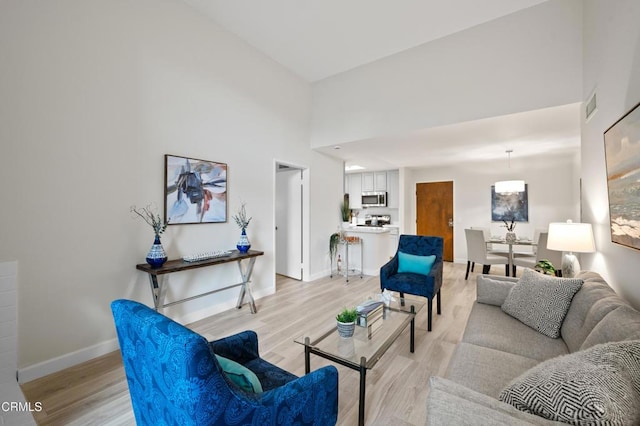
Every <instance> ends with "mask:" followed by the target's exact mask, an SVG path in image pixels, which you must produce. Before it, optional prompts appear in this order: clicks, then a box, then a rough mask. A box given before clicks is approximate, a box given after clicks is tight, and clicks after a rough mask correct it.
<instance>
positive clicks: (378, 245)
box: [343, 226, 390, 275]
mask: <svg viewBox="0 0 640 426" xmlns="http://www.w3.org/2000/svg"><path fill="white" fill-rule="evenodd" d="M343 231H344V233H345V234H346V235H349V236H357V237H360V239H362V245H361V246H360V247H359V249H360V250H362V258H363V259H362V262H363V265H362V272H363V273H364V274H365V275H379V274H380V267H381V266H382V265H384V264H385V263H387V262H388V261H389V252H390V249H389V247H390V243H389V232H390V230H389V228H383V227H380V226H349V227H348V228H345V229H343ZM352 258H353V259H355V258H356V257H352Z"/></svg>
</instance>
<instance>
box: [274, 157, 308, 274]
mask: <svg viewBox="0 0 640 426" xmlns="http://www.w3.org/2000/svg"><path fill="white" fill-rule="evenodd" d="M303 173H304V169H302V168H299V167H295V166H291V165H287V164H283V163H276V203H275V204H276V205H275V232H276V237H275V241H276V255H275V258H276V274H279V275H284V276H287V277H290V278H293V279H296V280H302V276H303V264H304V261H303V237H302V235H303V208H302V206H303V193H304V185H303V182H304V176H303Z"/></svg>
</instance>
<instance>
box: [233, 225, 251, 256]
mask: <svg viewBox="0 0 640 426" xmlns="http://www.w3.org/2000/svg"><path fill="white" fill-rule="evenodd" d="M236 248H237V249H238V251H239V252H240V253H246V252H248V251H249V249H250V248H251V242H250V241H249V238H248V237H247V231H246V230H245V229H244V228H242V233H241V234H240V240H238V244H236Z"/></svg>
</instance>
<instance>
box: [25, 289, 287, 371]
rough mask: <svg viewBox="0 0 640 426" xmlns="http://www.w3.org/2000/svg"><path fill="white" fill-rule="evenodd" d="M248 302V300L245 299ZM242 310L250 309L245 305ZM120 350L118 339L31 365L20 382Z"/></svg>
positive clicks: (193, 317)
mask: <svg viewBox="0 0 640 426" xmlns="http://www.w3.org/2000/svg"><path fill="white" fill-rule="evenodd" d="M273 293H275V288H270V289H262V290H260V291H257V292H254V293H253V297H254V299H255V300H258V299H260V298H262V297H264V296H267V295H269V294H273ZM245 300H246V299H245ZM235 306H236V301H233V300H230V301H228V302H225V303H220V304H217V305H213V306H209V307H207V308H206V309H200V310H198V311H195V312H190V313H188V314H185V315H182V316H180V317H179V318H174V317H172V319H173V320H174V321H176V322H179V323H180V324H190V323H192V322H196V321H199V320H201V319H203V318H207V317H210V316H212V315H215V314H219V313H221V312H224V311H228V310H229V309H233V308H235ZM242 309H249V307H248V306H247V305H246V304H245V305H243V307H242ZM117 350H120V346H119V344H118V339H117V338H115V339H111V340H107V341H105V342H102V343H98V344H97V345H93V346H90V347H88V348H84V349H80V350H77V351H74V352H70V353H68V354H65V355H61V356H59V357H56V358H52V359H50V360H47V361H43V362H40V363H38V364H34V365H31V366H29V367H25V368H21V369H19V370H18V382H19V383H26V382H30V381H32V380H36V379H39V378H41V377H44V376H48V375H49V374H53V373H56V372H58V371H60V370H64V369H65V368H69V367H73V366H74V365H78V364H81V363H83V362H86V361H89V360H92V359H94V358H97V357H99V356H102V355H106V354H108V353H110V352H113V351H117Z"/></svg>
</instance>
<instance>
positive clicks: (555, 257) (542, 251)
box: [513, 232, 562, 277]
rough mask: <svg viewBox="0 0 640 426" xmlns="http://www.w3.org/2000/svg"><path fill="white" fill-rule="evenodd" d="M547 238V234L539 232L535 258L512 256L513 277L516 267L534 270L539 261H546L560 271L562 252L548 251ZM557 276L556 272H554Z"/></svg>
mask: <svg viewBox="0 0 640 426" xmlns="http://www.w3.org/2000/svg"><path fill="white" fill-rule="evenodd" d="M548 236H549V233H548V232H540V235H539V236H538V244H537V249H536V257H531V256H527V257H523V256H514V258H513V276H514V277H515V276H516V267H517V266H522V267H523V268H531V269H534V268H535V267H536V264H537V263H538V262H539V261H541V260H548V261H549V262H551V264H552V265H553V266H554V267H556V268H557V270H558V271H559V270H560V265H561V264H562V252H561V251H557V250H549V249H548V248H547V237H548ZM556 274H557V272H556Z"/></svg>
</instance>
